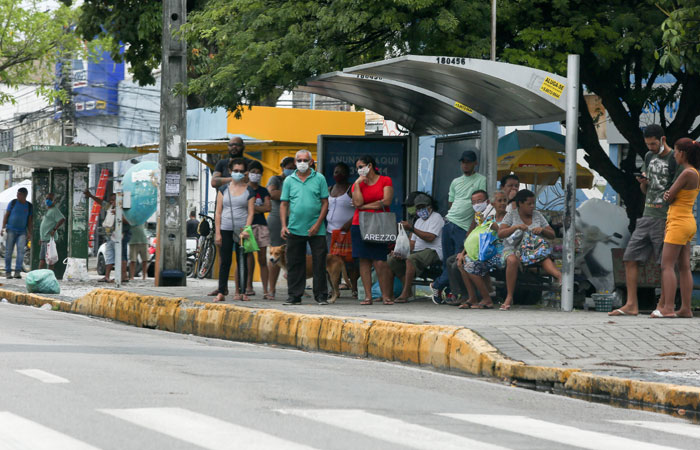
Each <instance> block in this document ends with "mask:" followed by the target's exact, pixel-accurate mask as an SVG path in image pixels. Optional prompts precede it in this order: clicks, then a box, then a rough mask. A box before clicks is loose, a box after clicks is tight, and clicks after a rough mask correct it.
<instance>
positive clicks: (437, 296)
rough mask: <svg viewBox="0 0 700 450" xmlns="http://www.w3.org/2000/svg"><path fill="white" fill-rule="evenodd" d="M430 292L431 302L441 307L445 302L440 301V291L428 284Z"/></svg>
mask: <svg viewBox="0 0 700 450" xmlns="http://www.w3.org/2000/svg"><path fill="white" fill-rule="evenodd" d="M430 292H432V296H431V298H432V300H433V303H435V304H436V305H442V304H443V303H445V301H444V300H443V299H442V289H435V288H434V287H433V283H430Z"/></svg>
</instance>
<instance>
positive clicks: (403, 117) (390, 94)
mask: <svg viewBox="0 0 700 450" xmlns="http://www.w3.org/2000/svg"><path fill="white" fill-rule="evenodd" d="M297 89H298V90H300V91H304V92H310V93H314V94H320V95H325V96H327V97H333V98H338V99H341V100H344V101H346V102H349V103H353V104H355V105H358V106H361V107H363V108H367V109H370V110H372V111H374V112H376V113H378V114H381V115H382V116H384V117H386V118H388V119H391V120H394V121H395V122H397V123H399V124H401V125H402V126H404V127H406V128H408V129H409V130H411V131H412V132H414V133H416V134H419V135H421V134H448V133H458V132H463V131H474V130H478V129H480V128H481V117H482V116H481V114H479V113H478V112H477V111H475V110H474V109H472V108H469V107H465V106H464V105H462V104H460V103H459V102H456V101H455V100H453V99H451V98H449V97H446V96H444V95H442V94H440V93H436V92H431V91H430V90H428V89H425V88H423V87H420V86H415V85H411V84H408V83H404V82H402V81H397V80H395V79H387V78H384V77H382V76H366V75H363V74H348V73H343V72H331V73H328V74H324V75H321V76H319V77H316V78H311V79H309V80H307V82H306V86H299V87H298V88H297Z"/></svg>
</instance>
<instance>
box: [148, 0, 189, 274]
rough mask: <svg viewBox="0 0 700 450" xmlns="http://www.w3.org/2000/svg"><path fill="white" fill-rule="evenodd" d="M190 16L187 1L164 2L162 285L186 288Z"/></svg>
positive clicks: (159, 266) (159, 268) (159, 249)
mask: <svg viewBox="0 0 700 450" xmlns="http://www.w3.org/2000/svg"><path fill="white" fill-rule="evenodd" d="M186 18H187V2H186V0H163V62H162V72H161V86H160V149H159V152H158V162H159V164H160V189H159V192H158V203H159V206H160V212H159V216H158V244H157V247H156V252H157V253H156V273H155V276H156V285H157V286H185V285H186V283H187V278H186V271H185V257H186V250H185V234H186V233H185V218H186V211H185V209H186V205H187V198H186V193H187V192H186V172H187V160H186V157H187V97H186V96H185V95H182V94H176V93H175V88H176V87H177V86H178V85H181V86H186V84H187V55H186V49H187V46H186V43H185V41H184V39H181V37H180V36H176V34H177V32H178V31H179V29H180V27H181V26H182V25H183V24H184V23H185V20H186Z"/></svg>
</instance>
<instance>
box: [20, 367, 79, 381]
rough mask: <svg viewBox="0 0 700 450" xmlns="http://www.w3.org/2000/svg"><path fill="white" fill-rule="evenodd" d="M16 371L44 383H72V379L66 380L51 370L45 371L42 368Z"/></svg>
mask: <svg viewBox="0 0 700 450" xmlns="http://www.w3.org/2000/svg"><path fill="white" fill-rule="evenodd" d="M16 372H18V373H21V374H22V375H26V376H28V377H31V378H34V379H37V380H39V381H41V382H42V383H70V381H68V380H66V379H65V378H63V377H59V376H58V375H54V374H52V373H49V372H45V371H43V370H41V369H21V370H17V371H16Z"/></svg>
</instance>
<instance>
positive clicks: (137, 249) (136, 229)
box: [129, 224, 148, 280]
mask: <svg viewBox="0 0 700 450" xmlns="http://www.w3.org/2000/svg"><path fill="white" fill-rule="evenodd" d="M144 227H145V224H144V225H133V226H132V227H131V239H129V280H133V279H134V274H135V273H136V263H138V261H139V257H140V258H141V278H142V279H144V280H145V279H146V276H147V275H148V238H147V237H146V230H145V228H144Z"/></svg>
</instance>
